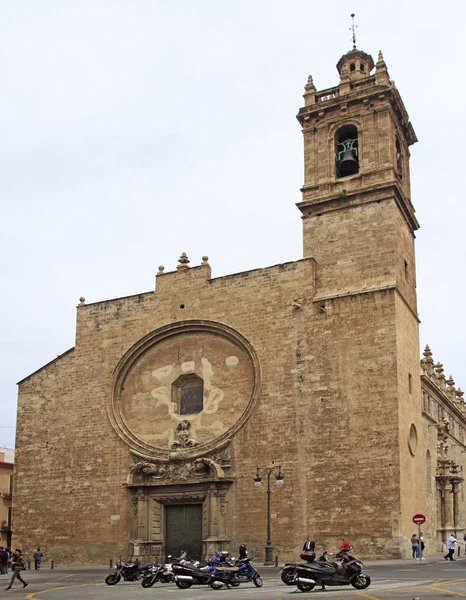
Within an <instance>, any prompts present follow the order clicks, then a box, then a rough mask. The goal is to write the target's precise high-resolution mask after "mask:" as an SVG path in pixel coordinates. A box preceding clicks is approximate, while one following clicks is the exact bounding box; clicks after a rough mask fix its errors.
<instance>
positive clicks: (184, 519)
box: [165, 504, 202, 560]
mask: <svg viewBox="0 0 466 600" xmlns="http://www.w3.org/2000/svg"><path fill="white" fill-rule="evenodd" d="M165 540H166V542H165V543H166V546H165V548H166V552H167V555H168V554H171V555H172V556H179V555H180V554H181V553H182V552H183V551H186V552H187V554H188V557H189V558H192V559H193V560H196V559H197V560H200V559H201V558H202V504H178V505H172V506H170V505H168V506H166V507H165Z"/></svg>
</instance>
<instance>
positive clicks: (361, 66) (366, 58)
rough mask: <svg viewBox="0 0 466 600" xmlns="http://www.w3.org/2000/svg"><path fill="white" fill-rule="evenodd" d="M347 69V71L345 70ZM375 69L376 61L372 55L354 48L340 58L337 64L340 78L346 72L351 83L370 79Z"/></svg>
mask: <svg viewBox="0 0 466 600" xmlns="http://www.w3.org/2000/svg"><path fill="white" fill-rule="evenodd" d="M345 67H346V69H345ZM373 68H374V60H373V58H372V56H371V55H370V54H366V52H363V51H362V50H357V49H356V48H353V49H352V50H350V51H349V52H347V53H346V54H343V56H342V57H341V58H340V60H339V61H338V63H337V69H338V72H339V73H340V78H342V75H343V73H344V71H345V70H346V72H347V74H348V77H349V79H350V81H353V80H355V79H362V78H363V77H368V76H369V74H370V72H371V71H372V69H373Z"/></svg>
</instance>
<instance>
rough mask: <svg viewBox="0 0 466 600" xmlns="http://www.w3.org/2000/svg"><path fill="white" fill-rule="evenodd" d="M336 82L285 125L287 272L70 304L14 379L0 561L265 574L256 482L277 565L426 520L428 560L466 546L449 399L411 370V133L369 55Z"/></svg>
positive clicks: (173, 279)
mask: <svg viewBox="0 0 466 600" xmlns="http://www.w3.org/2000/svg"><path fill="white" fill-rule="evenodd" d="M374 67H375V71H374ZM337 68H338V72H339V75H340V82H339V84H338V85H337V86H336V87H334V88H330V89H326V90H322V91H317V90H316V88H315V86H314V84H313V81H312V78H311V77H310V78H309V80H308V83H307V85H306V87H305V95H304V100H305V102H304V107H303V108H302V109H300V111H299V113H298V117H297V118H298V121H299V123H300V125H301V127H302V131H303V136H304V185H303V187H302V202H300V203H299V204H298V208H299V210H300V211H301V214H302V222H303V258H302V259H301V260H297V261H296V262H290V263H285V264H279V265H275V266H271V267H269V268H265V269H257V270H253V271H248V272H244V273H237V274H233V275H229V276H225V277H220V278H212V274H211V267H210V265H209V262H208V258H207V257H203V258H202V262H201V264H199V265H197V266H190V261H189V259H188V257H187V256H186V255H185V254H184V253H183V255H182V256H181V258H180V259H179V264H178V267H177V268H176V270H174V271H172V272H166V271H165V269H164V268H163V267H159V272H158V274H157V276H156V286H155V290H153V291H150V292H147V293H142V294H137V295H134V296H130V297H126V298H118V299H114V300H109V301H103V302H97V303H93V304H87V303H86V302H85V299H84V298H82V299H81V301H80V304H79V306H78V308H77V324H76V343H75V346H74V347H73V348H72V349H71V350H69V351H67V352H65V353H64V354H62V355H61V356H59V357H58V358H57V359H55V360H54V361H52V362H51V363H49V364H47V365H45V366H44V367H42V368H41V369H39V370H38V371H36V372H35V373H33V374H32V375H30V376H29V377H26V378H25V379H23V380H22V381H21V382H20V383H19V399H18V424H17V450H16V473H15V488H14V489H15V493H14V505H13V524H14V534H15V539H14V540H13V543H14V545H19V546H21V547H23V548H25V549H26V550H27V549H31V550H32V549H33V548H34V547H36V545H37V543H38V542H40V545H41V546H42V547H45V548H46V550H47V555H48V556H50V557H53V558H54V559H55V560H57V561H58V562H59V563H61V564H86V563H91V562H95V561H96V560H99V559H100V560H101V561H102V560H103V558H105V559H110V558H113V559H115V558H116V557H118V556H120V555H121V556H123V557H131V556H136V557H139V558H140V559H141V560H146V559H149V558H161V557H162V558H163V557H164V556H165V555H167V554H169V553H177V552H178V551H179V550H181V549H188V551H189V552H190V554H191V555H193V556H197V557H201V556H202V557H205V556H206V555H210V554H212V553H213V551H214V550H215V549H216V548H219V547H222V548H224V547H227V548H229V549H231V550H232V551H233V552H236V551H237V547H238V545H239V544H240V543H241V542H247V543H248V548H249V550H250V553H251V554H252V555H254V556H255V557H257V558H260V557H263V556H264V544H265V541H266V535H267V511H266V509H267V490H266V487H267V486H262V488H256V487H254V486H253V477H254V476H255V475H256V469H257V467H271V466H277V469H275V470H274V474H273V475H272V477H271V486H272V489H271V513H270V520H269V522H270V524H271V534H272V544H273V546H274V548H273V554H274V555H276V556H279V559H280V561H282V560H286V559H292V558H296V556H297V555H298V553H299V550H300V548H301V546H302V543H303V539H305V537H306V535H307V534H310V535H312V536H313V537H314V538H315V539H316V542H317V544H318V546H319V547H320V548H324V547H326V548H335V547H337V546H338V545H340V543H341V538H342V537H343V536H345V537H348V538H349V539H350V540H351V542H352V544H353V546H354V548H355V549H356V550H357V554H358V555H360V556H361V557H387V556H391V557H401V556H408V555H409V554H410V544H409V537H410V535H411V534H412V533H413V531H414V530H415V526H414V525H413V523H412V516H413V515H414V514H415V513H420V512H421V513H424V514H426V516H427V517H428V518H427V522H426V525H425V528H424V532H425V537H426V539H427V541H428V544H429V545H430V547H431V549H434V548H435V549H439V548H440V547H441V543H442V541H443V539H444V536H445V535H446V534H447V533H448V531H450V530H451V528H452V527H456V528H457V529H458V530H459V529H460V528H461V522H463V521H462V519H463V518H464V496H463V491H462V477H461V469H462V464H461V461H462V460H463V459H462V458H461V456H462V455H461V448H460V446H461V447H462V448H463V449H464V448H465V447H464V442H465V436H464V430H465V428H466V416H465V415H466V413H465V410H464V403H463V399H462V392H461V391H460V390H456V388H455V387H454V382H452V380H451V378H450V379H449V380H446V379H445V377H444V376H443V370H442V369H441V365H440V367H439V366H438V364H437V365H434V362H433V360H432V357H431V354H430V350H429V349H426V351H425V354H424V357H423V359H422V361H421V369H420V364H419V354H420V351H419V335H418V330H419V321H418V316H417V298H416V272H415V255H414V237H415V235H414V232H415V231H416V229H417V228H418V223H417V220H416V217H415V212H414V208H413V204H412V202H411V195H410V177H409V159H410V153H409V147H410V145H412V144H413V143H415V142H416V141H417V140H416V136H415V133H414V130H413V127H412V125H411V123H410V121H409V117H408V114H407V112H406V109H405V107H404V105H403V102H402V100H401V97H400V95H399V93H398V91H397V89H396V87H395V86H394V84H393V82H392V81H391V80H390V78H389V75H388V72H387V67H386V65H385V62H384V59H383V57H382V55H381V53H380V54H379V57H378V61H377V63H376V64H375V65H374V62H373V60H372V58H371V57H370V56H369V55H368V54H366V53H364V52H362V51H359V50H356V49H353V50H352V51H350V52H348V53H347V54H345V55H344V56H343V57H342V58H341V59H340V61H339V63H338V65H337ZM453 446H455V450H456V451H457V452H456V453H452V450H451V448H453ZM278 466H279V467H280V469H278ZM278 473H280V477H281V476H282V475H283V476H284V481H283V485H281V486H275V485H274V484H275V475H276V474H278ZM264 482H266V480H264ZM455 519H456V521H455Z"/></svg>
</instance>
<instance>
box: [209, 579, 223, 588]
mask: <svg viewBox="0 0 466 600" xmlns="http://www.w3.org/2000/svg"><path fill="white" fill-rule="evenodd" d="M209 585H210V587H211V588H212V589H213V590H219V589H220V588H222V587H223V583H222V582H221V581H217V580H216V579H214V581H211V582H210V583H209Z"/></svg>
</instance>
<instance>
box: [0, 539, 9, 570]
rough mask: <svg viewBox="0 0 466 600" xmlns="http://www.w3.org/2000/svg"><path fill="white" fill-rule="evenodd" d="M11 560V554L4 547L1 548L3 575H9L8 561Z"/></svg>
mask: <svg viewBox="0 0 466 600" xmlns="http://www.w3.org/2000/svg"><path fill="white" fill-rule="evenodd" d="M9 560H10V555H9V553H8V552H7V551H6V550H5V547H4V546H0V573H1V574H2V575H8V561H9Z"/></svg>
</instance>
